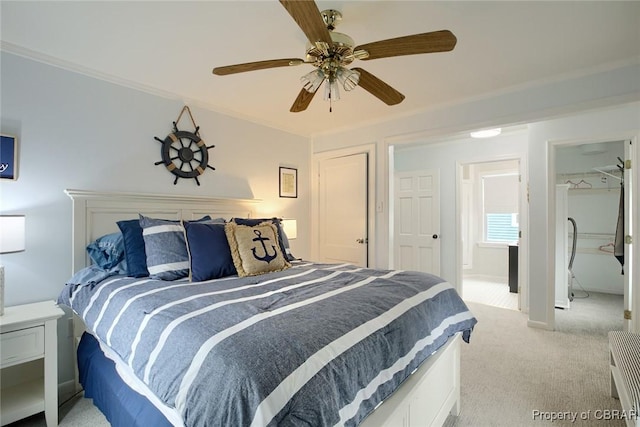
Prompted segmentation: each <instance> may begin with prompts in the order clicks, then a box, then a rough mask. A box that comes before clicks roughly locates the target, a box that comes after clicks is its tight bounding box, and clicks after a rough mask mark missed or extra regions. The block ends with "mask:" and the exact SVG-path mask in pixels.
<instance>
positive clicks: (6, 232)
mask: <svg viewBox="0 0 640 427" xmlns="http://www.w3.org/2000/svg"><path fill="white" fill-rule="evenodd" d="M24 225H25V218H24V215H0V254H3V255H4V254H10V253H14V252H22V251H24V250H25V227H24ZM3 314H4V266H3V265H1V264H0V316H2V315H3Z"/></svg>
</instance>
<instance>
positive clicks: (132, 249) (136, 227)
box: [116, 219, 149, 277]
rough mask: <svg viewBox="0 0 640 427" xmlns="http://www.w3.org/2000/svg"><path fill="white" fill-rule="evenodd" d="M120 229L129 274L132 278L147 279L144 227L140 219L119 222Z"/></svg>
mask: <svg viewBox="0 0 640 427" xmlns="http://www.w3.org/2000/svg"><path fill="white" fill-rule="evenodd" d="M116 224H118V228H120V231H121V232H122V237H123V239H124V256H125V259H126V260H127V273H128V275H129V276H131V277H147V276H149V270H147V253H146V252H145V250H144V238H143V237H142V227H141V226H140V221H139V220H138V219H130V220H125V221H118V222H117V223H116Z"/></svg>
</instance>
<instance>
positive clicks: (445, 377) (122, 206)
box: [65, 190, 462, 427]
mask: <svg viewBox="0 0 640 427" xmlns="http://www.w3.org/2000/svg"><path fill="white" fill-rule="evenodd" d="M65 193H66V194H67V195H68V196H69V197H70V198H71V200H72V201H73V219H72V221H73V222H72V224H73V225H72V273H75V272H77V271H78V270H80V269H82V268H84V267H86V266H87V265H89V264H90V259H89V257H88V255H87V252H86V247H87V245H88V244H89V243H91V242H92V241H93V240H95V239H96V238H97V237H100V236H102V235H104V234H108V233H113V232H116V231H118V226H117V224H116V221H120V220H124V219H133V218H138V214H143V215H146V216H151V217H154V218H163V219H185V220H190V219H197V218H201V217H202V216H204V215H210V216H211V217H212V218H217V217H224V218H227V219H229V218H231V217H243V218H247V217H252V216H253V215H254V209H255V208H256V206H257V205H258V204H259V203H260V200H257V199H223V198H212V197H206V196H181V195H166V194H137V193H113V192H95V191H85V190H65ZM84 330H85V328H84V324H83V323H82V321H81V320H80V319H79V318H74V337H75V342H76V343H77V342H78V340H79V338H80V336H81V335H82V333H83V332H84ZM461 341H462V339H461V337H460V334H456V336H454V337H452V338H451V339H450V340H449V341H448V342H447V343H446V344H445V346H443V347H442V348H441V349H440V350H438V351H437V352H436V354H434V355H433V356H432V357H430V358H429V359H428V360H427V361H426V362H425V363H423V364H422V366H421V367H420V368H419V369H418V370H417V371H416V372H415V373H414V374H413V375H411V377H410V378H409V379H407V381H405V383H404V384H403V385H402V387H401V388H400V389H398V390H397V391H396V392H395V393H394V394H393V395H392V396H391V397H390V398H389V399H387V400H386V401H385V402H383V403H382V405H380V406H379V407H378V408H377V409H376V410H375V411H374V412H373V413H372V414H371V415H370V416H369V417H367V418H366V419H365V420H364V422H363V423H362V424H361V427H383V426H384V427H398V426H402V427H408V426H411V427H413V426H441V425H442V424H443V423H444V422H445V420H446V419H447V416H448V415H449V414H451V415H454V416H457V415H458V414H459V413H460V347H461V346H460V343H461ZM76 384H78V382H77V378H76ZM78 386H79V385H78Z"/></svg>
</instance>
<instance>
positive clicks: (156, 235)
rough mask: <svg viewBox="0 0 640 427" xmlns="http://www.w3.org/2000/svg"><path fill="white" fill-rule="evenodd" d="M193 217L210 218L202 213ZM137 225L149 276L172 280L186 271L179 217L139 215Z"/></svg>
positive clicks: (185, 273) (185, 253)
mask: <svg viewBox="0 0 640 427" xmlns="http://www.w3.org/2000/svg"><path fill="white" fill-rule="evenodd" d="M197 221H219V219H216V220H211V217H210V216H208V215H207V216H205V217H204V218H201V219H199V220H197ZM140 226H141V227H142V237H143V239H144V250H145V253H146V254H147V270H148V271H149V277H151V278H152V279H160V280H176V279H181V278H183V277H187V276H188V275H189V254H188V252H187V243H186V241H185V237H184V227H183V225H182V222H181V221H175V220H166V219H155V218H149V217H146V216H144V215H140Z"/></svg>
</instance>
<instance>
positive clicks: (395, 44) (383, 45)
mask: <svg viewBox="0 0 640 427" xmlns="http://www.w3.org/2000/svg"><path fill="white" fill-rule="evenodd" d="M457 41H458V39H456V36H454V35H453V33H452V32H451V31H449V30H442V31H433V32H430V33H422V34H414V35H411V36H404V37H397V38H395V39H387V40H380V41H377V42H373V43H367V44H363V45H361V46H356V47H355V48H354V52H355V51H359V50H364V51H366V52H368V53H369V56H368V57H363V58H361V59H363V60H368V59H378V58H388V57H391V56H403V55H416V54H419V53H433V52H448V51H450V50H453V48H454V47H455V45H456V42H457Z"/></svg>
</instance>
